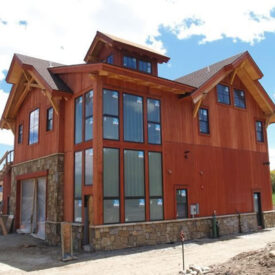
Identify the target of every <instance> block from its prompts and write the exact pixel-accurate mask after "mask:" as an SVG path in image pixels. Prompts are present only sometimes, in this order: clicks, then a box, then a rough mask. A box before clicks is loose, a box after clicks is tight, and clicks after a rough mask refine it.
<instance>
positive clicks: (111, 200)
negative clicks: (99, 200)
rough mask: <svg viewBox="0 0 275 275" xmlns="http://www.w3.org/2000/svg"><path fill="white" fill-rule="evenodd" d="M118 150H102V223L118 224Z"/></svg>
mask: <svg viewBox="0 0 275 275" xmlns="http://www.w3.org/2000/svg"><path fill="white" fill-rule="evenodd" d="M119 209H120V200H119V149H113V148H104V149H103V212H104V214H103V216H104V223H118V222H119Z"/></svg>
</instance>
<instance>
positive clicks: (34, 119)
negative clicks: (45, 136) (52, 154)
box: [29, 109, 39, 144]
mask: <svg viewBox="0 0 275 275" xmlns="http://www.w3.org/2000/svg"><path fill="white" fill-rule="evenodd" d="M29 127H30V128H29V144H34V143H37V142H38V130H39V109H36V110H34V111H33V112H31V113H30V124H29Z"/></svg>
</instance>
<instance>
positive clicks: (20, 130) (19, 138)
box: [18, 124, 23, 144]
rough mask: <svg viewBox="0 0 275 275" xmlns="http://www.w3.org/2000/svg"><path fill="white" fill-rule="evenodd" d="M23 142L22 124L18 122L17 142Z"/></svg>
mask: <svg viewBox="0 0 275 275" xmlns="http://www.w3.org/2000/svg"><path fill="white" fill-rule="evenodd" d="M22 142H23V125H22V124H20V125H19V127H18V143H19V144H20V143H22Z"/></svg>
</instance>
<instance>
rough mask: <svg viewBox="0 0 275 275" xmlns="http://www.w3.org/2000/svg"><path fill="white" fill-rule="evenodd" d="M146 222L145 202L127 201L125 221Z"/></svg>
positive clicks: (139, 200)
mask: <svg viewBox="0 0 275 275" xmlns="http://www.w3.org/2000/svg"><path fill="white" fill-rule="evenodd" d="M144 220H145V200H144V199H126V200H125V221H126V222H137V221H144Z"/></svg>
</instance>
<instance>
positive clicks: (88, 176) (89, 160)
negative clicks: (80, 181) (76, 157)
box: [85, 148, 93, 185]
mask: <svg viewBox="0 0 275 275" xmlns="http://www.w3.org/2000/svg"><path fill="white" fill-rule="evenodd" d="M92 184H93V149H92V148H89V149H86V150H85V185H92Z"/></svg>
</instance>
